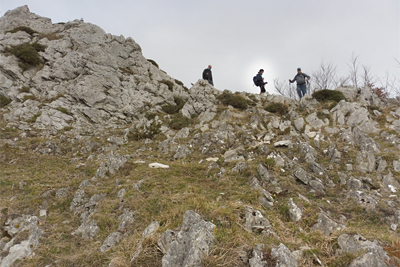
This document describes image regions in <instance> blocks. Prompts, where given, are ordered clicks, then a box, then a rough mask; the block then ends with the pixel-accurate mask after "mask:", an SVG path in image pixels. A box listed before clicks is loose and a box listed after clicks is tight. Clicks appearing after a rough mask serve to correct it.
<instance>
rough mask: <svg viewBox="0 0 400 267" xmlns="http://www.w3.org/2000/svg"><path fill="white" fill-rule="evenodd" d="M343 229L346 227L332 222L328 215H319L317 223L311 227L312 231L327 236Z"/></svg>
mask: <svg viewBox="0 0 400 267" xmlns="http://www.w3.org/2000/svg"><path fill="white" fill-rule="evenodd" d="M345 228H346V226H344V225H343V224H339V223H337V222H335V221H334V220H332V219H331V218H329V217H328V215H326V214H325V213H319V214H318V221H317V223H316V224H314V226H313V227H312V230H314V231H316V230H319V231H321V232H322V233H323V234H324V235H327V236H329V235H331V234H332V233H333V232H337V231H342V230H343V229H345Z"/></svg>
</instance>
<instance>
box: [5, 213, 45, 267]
mask: <svg viewBox="0 0 400 267" xmlns="http://www.w3.org/2000/svg"><path fill="white" fill-rule="evenodd" d="M39 223H40V220H39V218H38V217H36V216H30V215H22V216H17V217H15V218H13V217H9V218H8V219H7V220H6V222H5V223H4V226H3V229H2V230H3V231H4V236H5V235H8V236H9V237H10V238H11V239H9V241H8V242H6V243H5V244H3V245H4V246H3V248H2V257H0V264H1V265H0V266H2V267H3V266H4V267H8V266H14V263H15V262H16V261H18V260H23V259H25V258H26V257H29V256H31V255H32V254H33V250H34V249H36V248H37V247H38V246H39V241H40V239H41V238H42V235H43V233H44V231H43V230H42V229H40V228H39ZM18 239H19V241H17V240H18ZM21 239H22V241H21ZM4 240H7V239H4ZM2 241H3V240H2Z"/></svg>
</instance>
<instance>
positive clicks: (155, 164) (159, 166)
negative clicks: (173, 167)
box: [149, 162, 169, 169]
mask: <svg viewBox="0 0 400 267" xmlns="http://www.w3.org/2000/svg"><path fill="white" fill-rule="evenodd" d="M149 167H150V168H153V169H169V166H168V165H165V164H161V163H157V162H154V163H150V164H149Z"/></svg>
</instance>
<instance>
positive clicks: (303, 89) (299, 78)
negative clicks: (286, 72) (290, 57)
mask: <svg viewBox="0 0 400 267" xmlns="http://www.w3.org/2000/svg"><path fill="white" fill-rule="evenodd" d="M308 79H311V78H310V76H308V75H307V74H305V73H302V72H301V68H297V74H296V76H294V78H293V80H290V79H289V82H290V83H294V82H295V81H296V83H297V94H298V95H299V98H300V99H301V98H302V97H303V96H305V95H306V94H307V85H306V82H308Z"/></svg>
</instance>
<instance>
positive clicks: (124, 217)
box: [118, 209, 135, 232]
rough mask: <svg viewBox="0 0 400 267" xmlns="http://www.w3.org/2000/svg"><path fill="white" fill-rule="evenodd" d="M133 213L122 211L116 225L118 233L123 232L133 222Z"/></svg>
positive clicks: (126, 210) (127, 210)
mask: <svg viewBox="0 0 400 267" xmlns="http://www.w3.org/2000/svg"><path fill="white" fill-rule="evenodd" d="M134 215H135V212H133V211H129V209H124V212H123V213H122V214H121V215H120V216H119V217H118V219H119V220H120V221H121V222H120V223H119V225H118V231H120V232H122V231H125V230H126V229H127V228H128V227H129V226H130V225H131V224H132V223H133V222H134V221H135V218H134Z"/></svg>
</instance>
